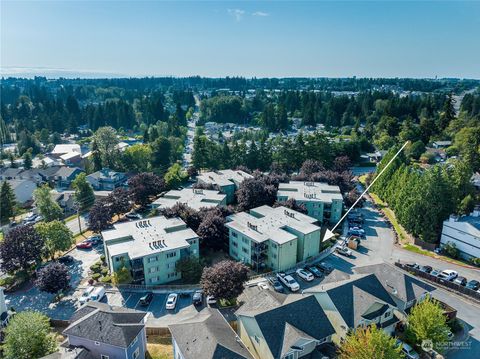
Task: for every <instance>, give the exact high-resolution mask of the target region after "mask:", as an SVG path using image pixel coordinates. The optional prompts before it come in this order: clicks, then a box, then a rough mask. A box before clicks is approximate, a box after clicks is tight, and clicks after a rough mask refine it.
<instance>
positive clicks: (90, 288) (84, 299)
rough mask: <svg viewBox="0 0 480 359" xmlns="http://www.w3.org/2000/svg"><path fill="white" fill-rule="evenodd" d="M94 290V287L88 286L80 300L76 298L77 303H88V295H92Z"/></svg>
mask: <svg viewBox="0 0 480 359" xmlns="http://www.w3.org/2000/svg"><path fill="white" fill-rule="evenodd" d="M94 290H95V287H94V286H90V287H87V288H86V289H85V290H84V291H83V293H82V295H81V296H80V298H78V301H79V302H80V304H85V303H86V302H88V301H89V300H90V294H92V292H93V291H94Z"/></svg>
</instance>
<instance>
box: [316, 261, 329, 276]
mask: <svg viewBox="0 0 480 359" xmlns="http://www.w3.org/2000/svg"><path fill="white" fill-rule="evenodd" d="M316 266H317V268H318V269H320V270H321V271H322V272H323V273H326V274H329V273H331V272H332V271H333V267H332V266H331V265H330V264H327V263H325V262H322V263H317V264H316Z"/></svg>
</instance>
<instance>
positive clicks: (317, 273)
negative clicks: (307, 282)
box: [303, 266, 322, 278]
mask: <svg viewBox="0 0 480 359" xmlns="http://www.w3.org/2000/svg"><path fill="white" fill-rule="evenodd" d="M303 269H305V270H307V271H309V272H310V273H312V274H313V275H314V276H315V277H318V278H320V277H321V276H322V272H320V270H319V269H318V268H317V267H315V266H306V267H305V268H303Z"/></svg>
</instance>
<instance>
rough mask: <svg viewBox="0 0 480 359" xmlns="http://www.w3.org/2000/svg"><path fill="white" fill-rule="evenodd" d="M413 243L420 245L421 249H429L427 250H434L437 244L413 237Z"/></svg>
mask: <svg viewBox="0 0 480 359" xmlns="http://www.w3.org/2000/svg"><path fill="white" fill-rule="evenodd" d="M414 243H415V244H416V245H417V246H420V247H422V248H423V249H426V250H429V251H434V250H435V248H437V246H438V245H437V244H436V243H429V242H425V241H422V240H421V239H420V238H414Z"/></svg>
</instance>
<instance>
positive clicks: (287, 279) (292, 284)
mask: <svg viewBox="0 0 480 359" xmlns="http://www.w3.org/2000/svg"><path fill="white" fill-rule="evenodd" d="M277 278H278V280H279V281H280V282H282V283H283V284H285V285H286V286H287V288H288V289H290V290H291V291H292V292H296V291H298V290H300V285H299V284H298V283H297V281H296V280H295V279H293V277H292V276H291V275H285V273H283V272H279V273H277Z"/></svg>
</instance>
